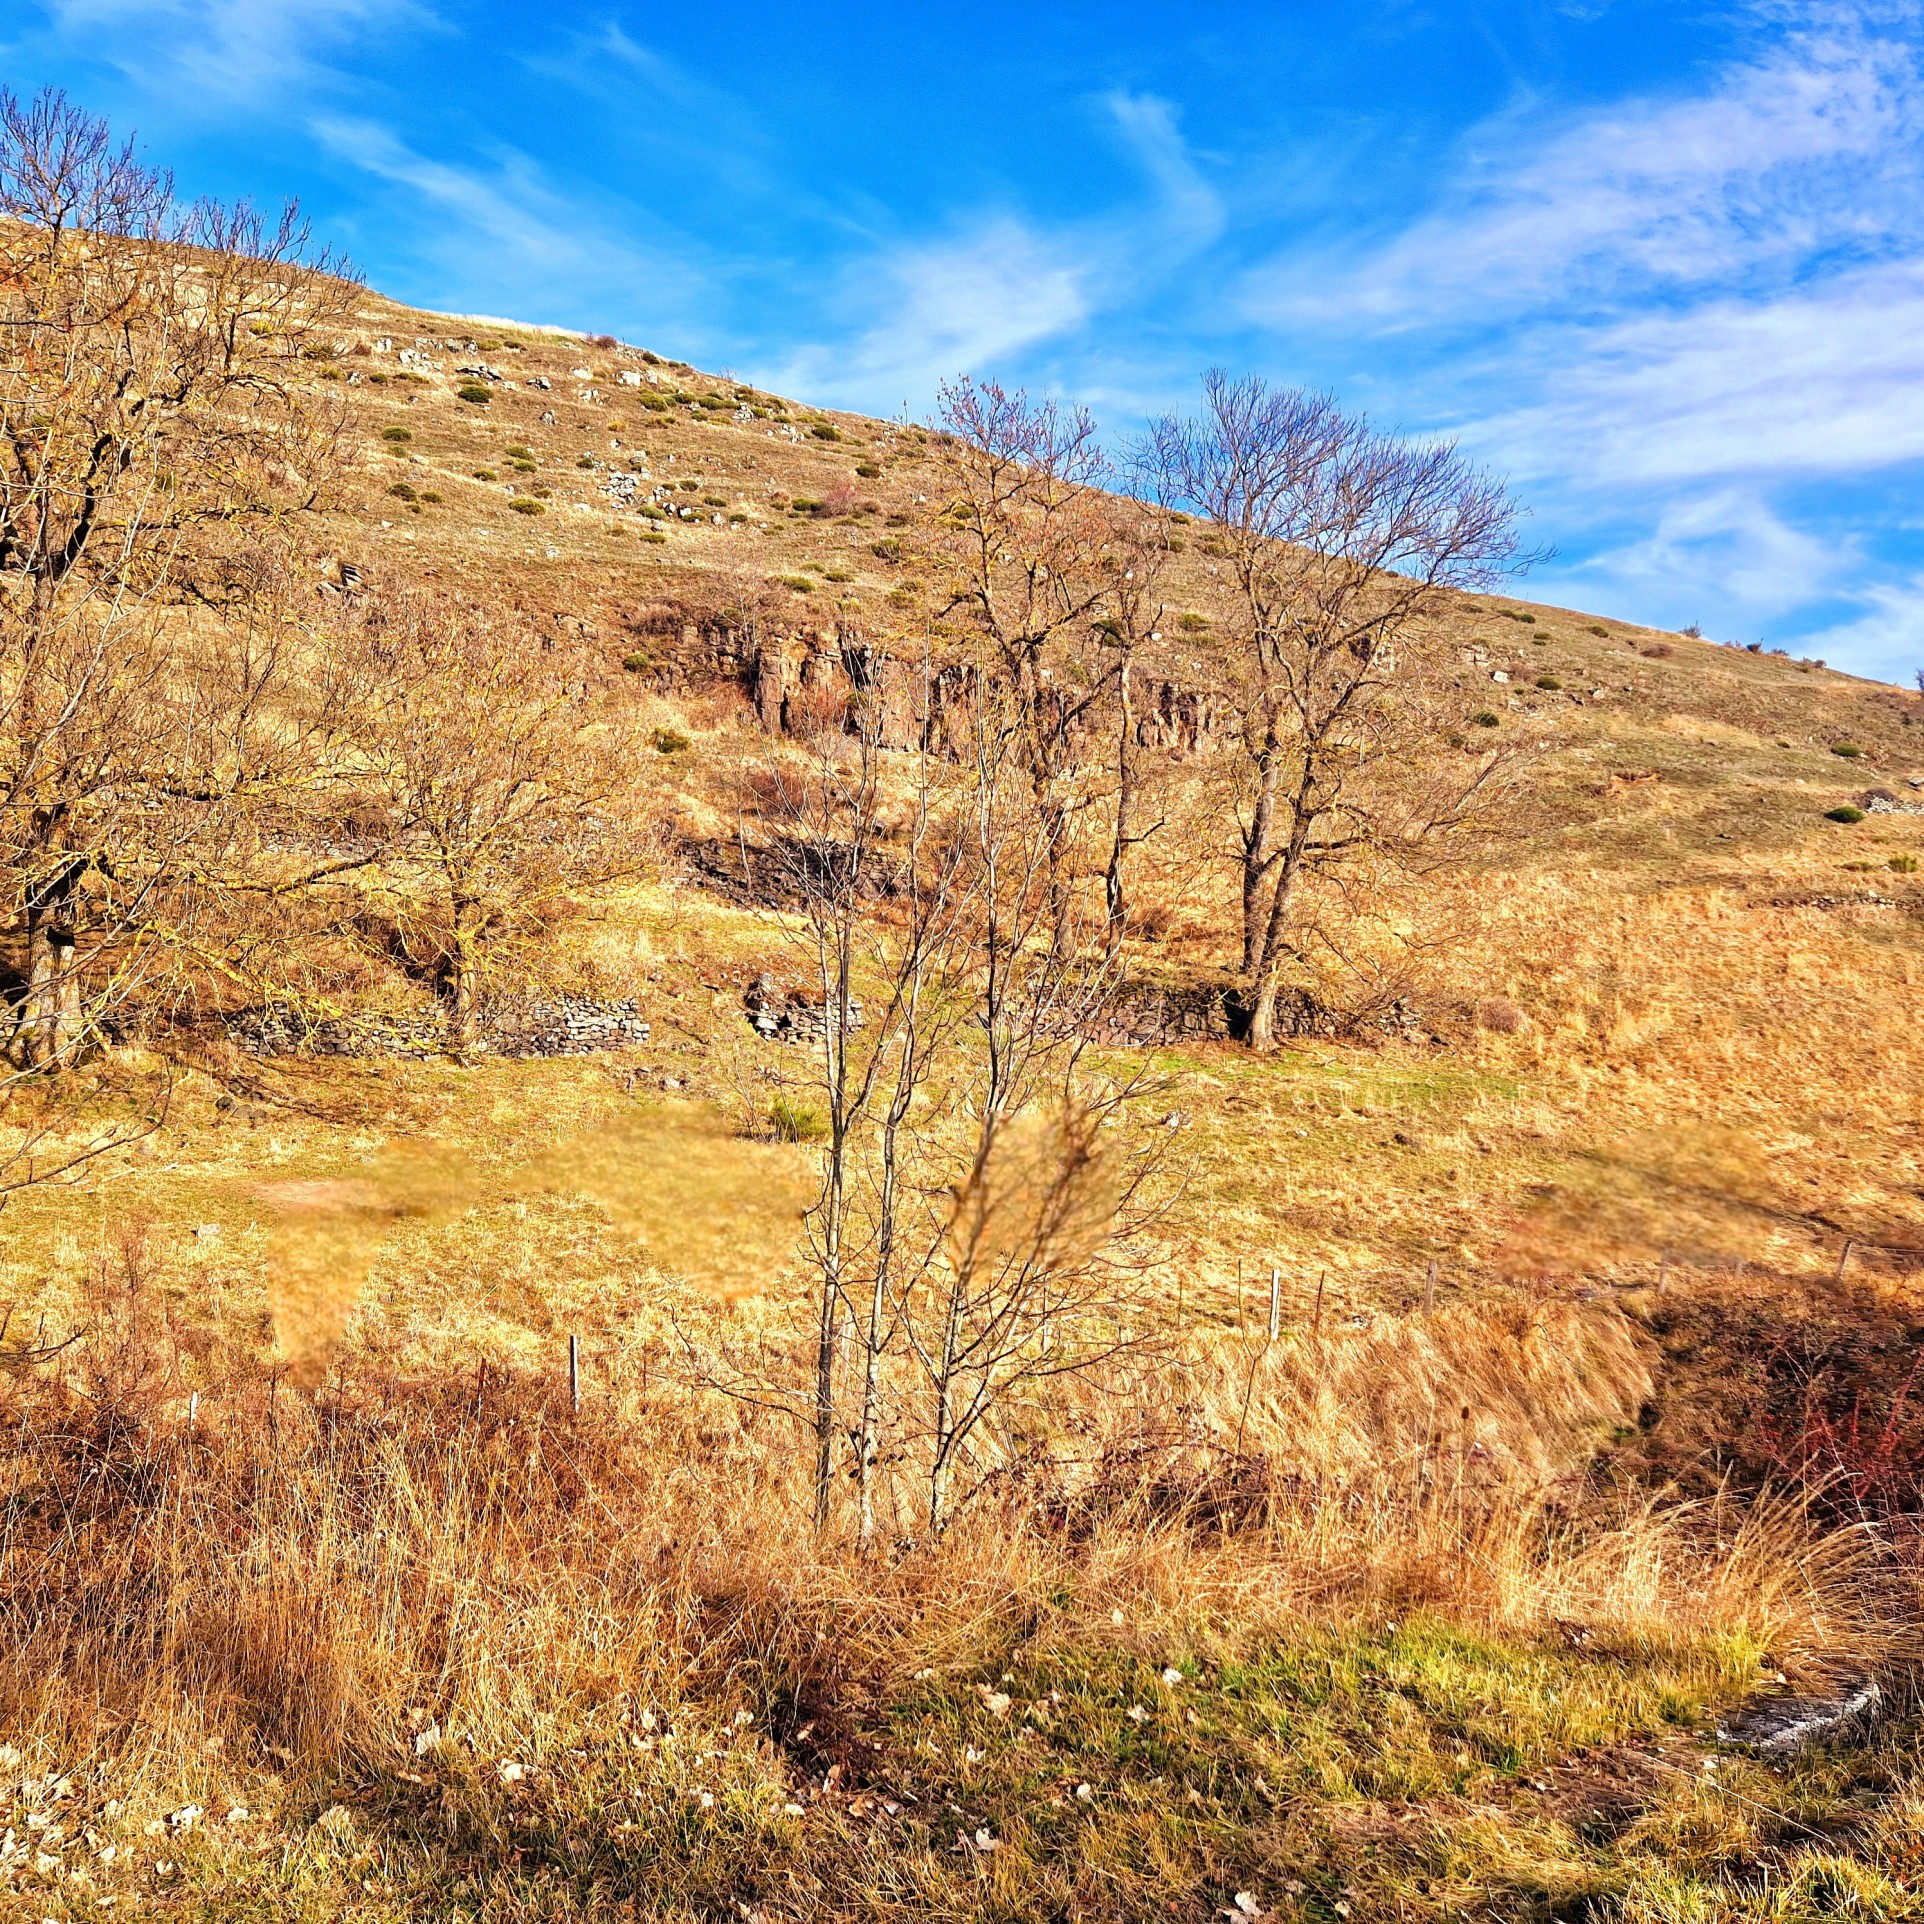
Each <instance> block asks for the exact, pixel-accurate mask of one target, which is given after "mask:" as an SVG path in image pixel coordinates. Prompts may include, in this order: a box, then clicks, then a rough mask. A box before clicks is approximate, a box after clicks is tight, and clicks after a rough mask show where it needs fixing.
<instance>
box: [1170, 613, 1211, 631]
mask: <svg viewBox="0 0 1924 1924" xmlns="http://www.w3.org/2000/svg"><path fill="white" fill-rule="evenodd" d="M1176 626H1177V627H1178V628H1180V629H1181V630H1182V631H1183V633H1184V634H1186V635H1200V634H1202V633H1203V632H1204V631H1205V630H1206V629H1207V628H1208V626H1209V617H1208V616H1207V615H1198V614H1194V613H1189V612H1185V613H1183V614H1180V615H1178V616H1177V617H1176Z"/></svg>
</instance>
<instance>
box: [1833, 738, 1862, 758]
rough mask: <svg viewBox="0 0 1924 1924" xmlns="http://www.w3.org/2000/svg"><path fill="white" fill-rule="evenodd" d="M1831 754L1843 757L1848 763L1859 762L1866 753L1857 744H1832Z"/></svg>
mask: <svg viewBox="0 0 1924 1924" xmlns="http://www.w3.org/2000/svg"><path fill="white" fill-rule="evenodd" d="M1830 752H1831V753H1832V754H1833V755H1841V756H1843V758H1844V759H1845V760H1846V761H1847V762H1854V761H1857V760H1859V759H1860V758H1861V757H1862V756H1863V753H1864V751H1863V750H1862V749H1861V748H1859V747H1858V745H1857V744H1856V743H1855V742H1832V743H1831V745H1830Z"/></svg>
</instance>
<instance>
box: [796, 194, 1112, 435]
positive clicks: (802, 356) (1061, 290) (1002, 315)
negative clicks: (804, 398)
mask: <svg viewBox="0 0 1924 1924" xmlns="http://www.w3.org/2000/svg"><path fill="white" fill-rule="evenodd" d="M1090 271H1091V264H1090V262H1089V261H1088V260H1087V259H1082V258H1078V257H1077V250H1075V249H1073V248H1068V249H1064V248H1061V247H1059V246H1056V245H1053V244H1052V243H1051V241H1050V239H1049V238H1048V237H1045V236H1044V235H1041V234H1039V233H1037V232H1036V231H1035V230H1034V229H1032V228H1030V227H1028V226H1026V225H1024V224H1023V223H1022V222H1020V221H1018V220H1015V219H1013V218H1011V217H1003V218H1001V219H997V220H993V221H989V222H986V223H984V224H982V225H981V226H979V227H977V228H975V229H974V230H973V231H971V232H969V233H966V234H963V235H960V236H958V237H957V238H955V239H954V240H951V241H947V242H940V243H936V244H934V245H926V246H914V247H905V248H900V249H897V250H894V251H893V252H890V253H888V254H885V255H884V256H883V257H882V258H880V259H879V260H876V261H874V262H872V263H871V264H869V266H868V267H867V268H866V269H865V271H864V272H863V274H862V277H861V279H862V284H863V287H864V290H865V293H866V296H867V299H868V301H869V303H870V306H871V310H872V313H873V319H872V321H871V323H870V324H869V325H868V326H867V327H866V328H864V329H863V330H861V331H860V332H859V333H857V334H856V335H855V337H854V338H853V339H852V340H849V341H847V342H845V343H840V344H837V345H833V346H829V345H817V346H810V347H805V348H803V349H801V350H800V351H799V352H797V353H795V354H793V355H791V356H790V357H789V359H788V360H787V362H786V363H785V364H784V366H783V367H782V368H781V369H780V371H779V372H778V373H776V374H775V375H773V376H772V377H771V378H772V379H773V380H774V381H775V382H776V383H777V384H778V385H781V386H785V387H787V388H789V389H791V390H793V391H798V392H815V393H822V392H828V393H830V394H833V395H834V396H835V397H836V398H838V399H846V400H848V401H851V402H860V403H862V404H865V405H867V406H870V407H875V408H878V409H881V410H882V411H884V412H889V411H893V410H895V409H897V408H900V407H902V406H903V405H904V403H905V402H913V403H915V404H917V405H920V404H924V403H926V401H927V399H928V397H929V396H930V394H931V393H932V392H933V391H934V388H935V386H936V385H937V383H938V382H940V381H941V380H943V379H944V378H945V377H947V376H949V375H952V374H956V373H959V372H964V371H975V370H981V369H986V368H989V367H992V366H993V365H994V364H996V363H997V362H999V361H1001V360H1002V359H1004V358H1005V357H1006V356H1009V355H1011V354H1014V353H1016V352H1018V351H1019V350H1021V349H1024V348H1028V347H1032V346H1034V345H1035V344H1036V343H1038V342H1041V341H1045V340H1048V339H1050V338H1052V337H1053V336H1056V335H1058V334H1061V333H1063V332H1065V331H1066V330H1068V329H1070V328H1072V327H1076V326H1078V325H1080V324H1081V323H1082V322H1083V321H1085V320H1086V319H1087V317H1088V314H1089V311H1090V295H1089V282H1090Z"/></svg>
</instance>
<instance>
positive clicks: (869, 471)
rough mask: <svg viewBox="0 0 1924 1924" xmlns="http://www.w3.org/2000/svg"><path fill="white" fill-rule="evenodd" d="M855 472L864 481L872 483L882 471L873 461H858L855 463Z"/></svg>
mask: <svg viewBox="0 0 1924 1924" xmlns="http://www.w3.org/2000/svg"><path fill="white" fill-rule="evenodd" d="M855 472H856V473H857V474H859V475H860V476H861V477H862V479H863V480H864V481H873V480H874V479H875V477H876V476H877V475H878V474H880V473H881V472H882V470H881V469H880V468H878V467H877V466H876V465H875V463H874V462H873V461H859V462H857V463H856V466H855Z"/></svg>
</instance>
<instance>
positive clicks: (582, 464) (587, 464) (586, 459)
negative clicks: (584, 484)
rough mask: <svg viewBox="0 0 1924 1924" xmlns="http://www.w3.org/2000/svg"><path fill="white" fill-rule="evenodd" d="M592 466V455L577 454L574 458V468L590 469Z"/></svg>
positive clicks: (593, 458) (593, 460)
mask: <svg viewBox="0 0 1924 1924" xmlns="http://www.w3.org/2000/svg"><path fill="white" fill-rule="evenodd" d="M594 464H595V457H594V456H593V455H592V454H577V455H576V456H575V466H576V467H578V468H592V467H593V466H594Z"/></svg>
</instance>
